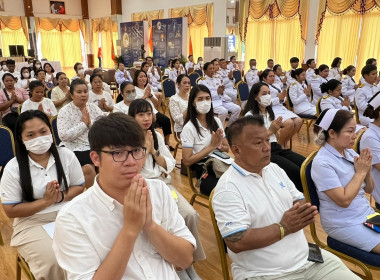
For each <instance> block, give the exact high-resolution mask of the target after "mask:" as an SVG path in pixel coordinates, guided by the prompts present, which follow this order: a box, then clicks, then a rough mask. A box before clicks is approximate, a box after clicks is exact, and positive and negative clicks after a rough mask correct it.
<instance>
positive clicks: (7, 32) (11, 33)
mask: <svg viewBox="0 0 380 280" xmlns="http://www.w3.org/2000/svg"><path fill="white" fill-rule="evenodd" d="M1 38H2V40H3V56H4V57H8V56H10V54H9V45H23V46H24V52H25V55H26V54H27V50H28V41H27V40H26V38H25V34H24V30H23V29H22V28H19V29H18V30H12V29H10V28H8V27H5V28H2V29H1Z"/></svg>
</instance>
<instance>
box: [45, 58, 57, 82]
mask: <svg viewBox="0 0 380 280" xmlns="http://www.w3.org/2000/svg"><path fill="white" fill-rule="evenodd" d="M43 68H44V70H45V73H46V76H45V82H46V83H47V85H48V87H49V88H52V87H54V86H55V84H54V81H55V73H54V72H55V71H54V68H53V66H51V64H50V63H49V62H45V64H44V67H43Z"/></svg>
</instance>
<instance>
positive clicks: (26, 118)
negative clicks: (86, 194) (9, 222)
mask: <svg viewBox="0 0 380 280" xmlns="http://www.w3.org/2000/svg"><path fill="white" fill-rule="evenodd" d="M15 143H16V157H15V158H13V159H12V160H11V161H9V162H8V164H7V165H6V166H5V168H4V175H3V177H2V178H1V183H0V193H1V202H2V205H3V209H4V212H5V213H6V215H7V216H8V217H9V218H14V221H13V235H12V239H11V246H14V247H16V248H17V251H18V252H19V253H20V254H21V256H22V257H23V258H24V259H25V260H26V261H27V263H28V264H29V267H30V270H31V271H32V273H33V275H34V277H35V278H36V279H55V280H63V279H66V277H65V273H64V271H63V269H62V268H61V267H59V265H58V263H57V260H56V258H55V255H54V253H53V249H52V241H53V240H52V238H51V237H50V236H49V235H48V233H47V232H46V231H45V230H44V229H43V226H44V225H46V224H49V223H51V222H54V221H55V219H56V216H57V214H58V211H59V210H60V209H61V208H62V206H63V205H64V204H65V203H66V202H67V201H70V200H71V199H73V198H74V197H75V196H77V195H78V194H80V193H82V191H83V187H82V185H83V183H84V178H83V173H82V170H81V169H80V165H79V162H78V160H77V158H76V157H75V155H74V153H73V152H72V151H70V150H68V149H66V148H63V147H59V148H57V147H56V146H55V145H54V143H53V138H52V130H51V127H50V123H49V119H48V118H47V116H46V115H45V114H44V113H42V112H40V111H38V110H31V111H27V112H25V113H23V114H21V115H20V116H19V118H18V121H17V126H16V131H15Z"/></svg>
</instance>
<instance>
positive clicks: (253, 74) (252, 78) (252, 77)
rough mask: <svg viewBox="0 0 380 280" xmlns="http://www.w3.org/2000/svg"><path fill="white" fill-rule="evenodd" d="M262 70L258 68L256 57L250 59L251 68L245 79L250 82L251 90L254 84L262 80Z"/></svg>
mask: <svg viewBox="0 0 380 280" xmlns="http://www.w3.org/2000/svg"><path fill="white" fill-rule="evenodd" d="M261 73H262V71H259V70H257V68H256V59H254V58H252V59H250V60H249V70H248V71H247V73H246V74H245V81H246V82H247V84H248V87H249V90H251V88H252V86H253V85H254V84H256V83H258V82H259V81H260V77H259V76H260V75H261Z"/></svg>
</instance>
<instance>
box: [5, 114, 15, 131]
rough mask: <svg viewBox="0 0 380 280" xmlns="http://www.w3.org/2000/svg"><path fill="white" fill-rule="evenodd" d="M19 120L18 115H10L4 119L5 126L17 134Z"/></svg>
mask: <svg viewBox="0 0 380 280" xmlns="http://www.w3.org/2000/svg"><path fill="white" fill-rule="evenodd" d="M17 119H18V114H17V113H9V114H7V115H6V116H5V117H3V124H4V125H5V126H6V127H8V128H9V129H10V130H12V132H13V133H15V128H16V121H17Z"/></svg>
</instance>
